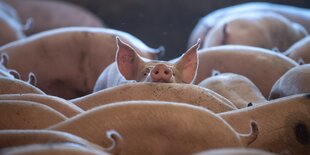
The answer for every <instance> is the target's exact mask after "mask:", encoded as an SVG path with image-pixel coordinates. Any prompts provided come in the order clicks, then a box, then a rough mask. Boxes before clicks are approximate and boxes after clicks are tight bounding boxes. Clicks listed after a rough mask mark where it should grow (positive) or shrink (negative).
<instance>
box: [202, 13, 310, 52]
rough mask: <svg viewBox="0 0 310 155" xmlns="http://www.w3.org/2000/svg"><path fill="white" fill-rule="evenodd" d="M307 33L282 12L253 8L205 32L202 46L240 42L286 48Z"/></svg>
mask: <svg viewBox="0 0 310 155" xmlns="http://www.w3.org/2000/svg"><path fill="white" fill-rule="evenodd" d="M307 34H308V32H307V31H306V30H305V29H304V27H302V26H301V25H299V24H297V23H294V22H291V21H289V20H288V19H287V18H285V17H284V16H282V15H280V14H276V13H271V12H250V13H247V14H239V15H238V16H237V15H236V16H228V17H226V18H224V19H222V20H221V21H220V22H218V23H217V24H216V25H215V26H214V27H213V28H212V30H210V32H209V33H208V35H206V38H205V41H204V45H203V47H211V46H218V45H228V44H237V45H248V46H255V47H261V48H266V49H274V48H276V49H278V50H279V51H285V50H287V49H288V48H289V47H290V46H291V45H293V44H294V43H295V42H297V41H298V40H300V39H302V38H304V37H305V36H306V35H307Z"/></svg>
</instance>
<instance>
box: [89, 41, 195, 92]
mask: <svg viewBox="0 0 310 155" xmlns="http://www.w3.org/2000/svg"><path fill="white" fill-rule="evenodd" d="M116 44H117V51H116V52H117V54H116V62H114V63H112V64H110V65H109V66H108V67H107V68H106V69H105V70H104V71H103V72H102V73H101V75H100V76H99V78H98V80H97V81H96V84H95V87H94V90H93V92H96V91H99V90H102V89H105V88H108V87H113V86H117V85H120V84H125V83H133V82H164V83H192V82H193V80H194V79H195V77H196V72H197V66H198V58H197V57H198V55H197V50H198V48H199V45H200V41H199V40H198V42H197V43H196V44H195V45H193V46H192V47H191V48H190V49H189V50H188V51H187V52H186V53H184V54H183V55H182V56H181V57H179V58H177V59H174V60H171V61H159V60H150V59H146V58H142V57H141V56H139V55H138V53H137V52H136V51H135V49H133V48H132V47H130V46H129V45H128V44H126V43H124V42H123V41H121V40H120V38H119V37H116Z"/></svg>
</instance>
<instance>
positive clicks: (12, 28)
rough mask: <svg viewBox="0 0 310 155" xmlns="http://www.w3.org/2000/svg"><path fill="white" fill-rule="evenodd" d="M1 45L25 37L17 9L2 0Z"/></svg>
mask: <svg viewBox="0 0 310 155" xmlns="http://www.w3.org/2000/svg"><path fill="white" fill-rule="evenodd" d="M0 36H1V37H0V46H1V45H5V44H7V43H9V42H12V41H15V40H18V39H22V38H24V37H25V35H24V32H23V25H22V24H21V23H20V21H19V19H18V17H17V14H16V12H15V10H14V9H13V8H12V7H10V6H9V5H8V4H6V3H5V2H2V1H0Z"/></svg>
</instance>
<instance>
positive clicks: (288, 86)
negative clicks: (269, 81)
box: [269, 64, 310, 100]
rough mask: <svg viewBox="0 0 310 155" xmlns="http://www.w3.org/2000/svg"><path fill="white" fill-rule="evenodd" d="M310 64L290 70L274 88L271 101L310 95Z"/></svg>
mask: <svg viewBox="0 0 310 155" xmlns="http://www.w3.org/2000/svg"><path fill="white" fill-rule="evenodd" d="M309 84H310V64H304V65H301V66H297V67H294V68H291V69H290V70H288V71H287V72H286V73H285V74H283V75H282V76H281V77H280V78H279V79H278V80H277V81H276V82H275V83H274V84H273V86H272V88H271V91H270V93H269V100H274V99H277V98H282V97H286V96H292V95H296V94H302V93H310V85H309Z"/></svg>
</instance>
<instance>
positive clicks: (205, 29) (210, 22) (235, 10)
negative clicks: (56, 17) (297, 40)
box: [188, 2, 310, 46]
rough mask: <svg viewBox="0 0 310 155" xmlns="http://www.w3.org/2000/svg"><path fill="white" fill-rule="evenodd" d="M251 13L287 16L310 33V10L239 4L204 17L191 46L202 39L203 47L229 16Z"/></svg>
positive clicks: (266, 4) (191, 41)
mask: <svg viewBox="0 0 310 155" xmlns="http://www.w3.org/2000/svg"><path fill="white" fill-rule="evenodd" d="M249 12H274V13H278V14H281V15H282V16H285V17H286V18H288V19H289V20H290V21H293V22H296V23H299V24H301V25H302V26H304V27H305V28H306V29H307V31H308V32H310V10H309V9H305V8H300V7H294V6H288V5H281V4H273V3H266V2H250V3H244V4H239V5H235V6H231V7H227V8H223V9H219V10H216V11H213V12H211V13H210V14H208V15H206V16H205V17H203V18H202V19H201V20H200V21H199V22H198V23H197V25H196V26H195V28H194V30H193V31H192V33H191V35H190V38H189V43H188V45H189V46H192V45H193V44H195V41H196V40H197V39H198V38H201V39H202V46H203V41H204V38H205V36H206V35H207V34H208V33H209V31H210V30H211V29H212V28H213V27H214V26H215V24H216V23H218V22H219V21H221V19H222V18H224V17H227V16H236V15H237V14H240V13H243V14H246V13H249Z"/></svg>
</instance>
